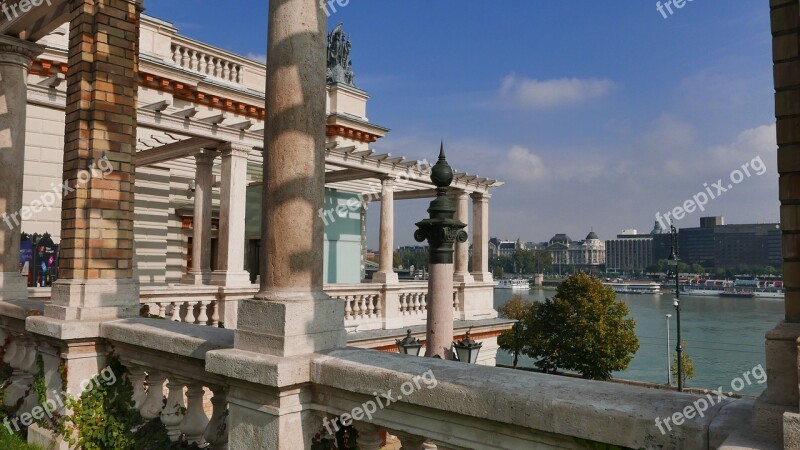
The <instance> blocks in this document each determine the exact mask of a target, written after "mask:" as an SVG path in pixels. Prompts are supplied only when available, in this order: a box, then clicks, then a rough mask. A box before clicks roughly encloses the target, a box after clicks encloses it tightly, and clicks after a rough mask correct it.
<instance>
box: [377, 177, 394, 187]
mask: <svg viewBox="0 0 800 450" xmlns="http://www.w3.org/2000/svg"><path fill="white" fill-rule="evenodd" d="M378 179H379V180H381V184H382V185H394V182H395V181H397V176H395V175H389V174H386V175H381V176H379V177H378Z"/></svg>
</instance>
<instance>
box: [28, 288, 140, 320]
mask: <svg viewBox="0 0 800 450" xmlns="http://www.w3.org/2000/svg"><path fill="white" fill-rule="evenodd" d="M51 297H52V303H51V304H48V305H45V307H44V315H45V317H49V318H53V319H58V320H88V321H103V320H116V319H123V318H129V317H138V316H139V310H140V309H141V304H140V303H139V283H138V282H136V281H135V280H133V279H131V278H127V279H123V280H58V281H56V282H55V283H54V284H53V288H52V294H51Z"/></svg>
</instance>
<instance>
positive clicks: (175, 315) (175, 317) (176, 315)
mask: <svg viewBox="0 0 800 450" xmlns="http://www.w3.org/2000/svg"><path fill="white" fill-rule="evenodd" d="M182 305H183V302H172V317H170V319H169V320H171V321H173V322H180V321H181V306H182Z"/></svg>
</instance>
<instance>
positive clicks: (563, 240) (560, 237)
mask: <svg viewBox="0 0 800 450" xmlns="http://www.w3.org/2000/svg"><path fill="white" fill-rule="evenodd" d="M571 242H572V239H570V237H569V236H567V235H566V234H564V233H559V234H557V235H555V236H553V237H552V238H550V245H553V244H564V245H569V244H570V243H571Z"/></svg>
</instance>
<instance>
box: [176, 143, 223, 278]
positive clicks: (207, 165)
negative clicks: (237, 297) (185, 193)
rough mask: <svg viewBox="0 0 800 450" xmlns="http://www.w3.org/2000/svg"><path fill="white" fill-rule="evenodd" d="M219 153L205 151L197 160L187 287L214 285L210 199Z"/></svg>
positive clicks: (196, 156)
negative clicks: (190, 285) (212, 275)
mask: <svg viewBox="0 0 800 450" xmlns="http://www.w3.org/2000/svg"><path fill="white" fill-rule="evenodd" d="M216 156H217V155H216V153H211V152H207V151H203V152H202V153H198V154H197V155H195V156H194V159H195V175H194V179H195V190H194V220H193V221H192V268H191V270H190V271H189V273H188V274H186V275H185V276H184V277H183V282H184V283H186V284H208V283H209V282H210V281H211V198H212V196H213V192H212V186H213V184H214V176H213V174H212V170H213V168H214V158H215V157H216Z"/></svg>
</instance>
